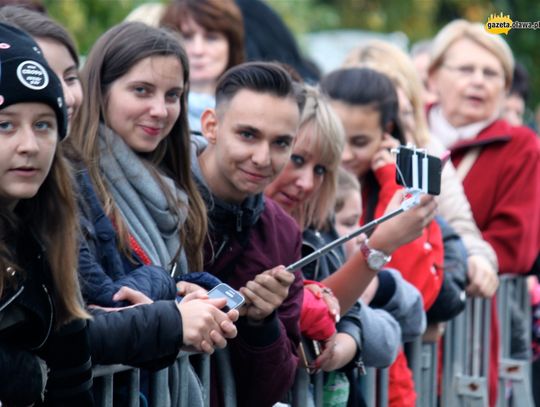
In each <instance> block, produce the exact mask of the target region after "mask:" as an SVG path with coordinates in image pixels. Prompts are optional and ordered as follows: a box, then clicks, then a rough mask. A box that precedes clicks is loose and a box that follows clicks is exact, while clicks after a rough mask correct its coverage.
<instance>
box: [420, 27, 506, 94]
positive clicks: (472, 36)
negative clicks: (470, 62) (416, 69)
mask: <svg viewBox="0 0 540 407" xmlns="http://www.w3.org/2000/svg"><path fill="white" fill-rule="evenodd" d="M461 39H468V40H470V41H472V42H474V43H476V44H478V45H479V46H481V47H483V48H485V49H486V50H488V51H489V52H491V53H492V54H493V55H494V56H495V57H496V58H497V59H498V60H499V62H500V63H501V65H502V67H503V71H504V81H505V88H506V89H507V90H508V89H510V86H511V85H512V76H513V73H514V56H513V54H512V50H511V49H510V47H509V46H508V44H507V43H506V41H505V40H504V39H503V38H502V37H501V36H500V35H494V34H489V33H488V32H486V30H485V29H484V26H483V25H482V24H481V23H471V22H470V21H467V20H454V21H452V22H451V23H449V24H447V25H446V26H444V27H443V28H442V30H441V31H439V33H438V34H437V36H436V37H435V39H434V40H433V47H432V48H431V62H430V64H429V68H428V72H429V73H430V74H431V73H433V72H434V71H436V70H437V69H438V68H439V67H440V66H441V65H442V64H443V62H444V57H445V55H446V52H447V51H448V49H449V48H450V47H451V46H452V45H453V44H454V43H455V42H456V41H459V40H461Z"/></svg>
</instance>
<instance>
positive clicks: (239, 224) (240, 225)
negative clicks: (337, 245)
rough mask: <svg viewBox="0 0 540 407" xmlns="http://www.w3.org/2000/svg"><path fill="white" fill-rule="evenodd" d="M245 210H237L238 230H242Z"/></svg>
mask: <svg viewBox="0 0 540 407" xmlns="http://www.w3.org/2000/svg"><path fill="white" fill-rule="evenodd" d="M243 214H244V212H242V210H241V209H240V210H239V211H238V212H236V231H237V232H241V231H242V215H243Z"/></svg>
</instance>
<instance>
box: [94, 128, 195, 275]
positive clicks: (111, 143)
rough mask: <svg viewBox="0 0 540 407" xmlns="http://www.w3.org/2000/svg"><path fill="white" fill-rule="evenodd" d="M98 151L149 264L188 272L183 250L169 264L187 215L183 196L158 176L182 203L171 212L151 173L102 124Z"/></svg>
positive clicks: (119, 205) (110, 186) (111, 187)
mask: <svg viewBox="0 0 540 407" xmlns="http://www.w3.org/2000/svg"><path fill="white" fill-rule="evenodd" d="M99 150H100V162H99V166H100V168H101V171H102V174H103V177H104V179H105V181H106V183H107V188H108V189H109V191H110V192H111V194H112V197H113V199H114V203H115V205H116V207H117V208H118V210H119V211H120V213H121V214H122V218H123V221H124V222H125V224H126V225H127V227H128V230H129V233H130V234H131V235H132V236H133V238H134V239H135V240H136V241H137V243H139V245H140V246H141V248H142V249H143V250H144V252H145V253H146V254H147V255H148V257H149V258H150V260H151V262H152V264H155V265H159V266H162V267H164V268H167V267H169V266H171V267H172V268H173V270H174V269H176V272H175V275H178V274H184V273H187V272H188V267H187V260H186V256H185V253H184V250H181V252H180V256H179V258H178V259H177V261H176V262H175V264H171V261H172V260H173V258H174V256H175V255H176V253H177V252H178V249H179V247H180V237H179V234H178V233H179V230H180V228H181V227H182V225H183V224H184V221H185V220H186V216H187V205H188V198H187V195H186V193H185V192H184V191H181V190H180V189H178V188H177V186H176V184H175V182H174V181H173V180H172V179H170V178H168V177H166V176H164V175H163V174H161V175H160V176H161V182H162V184H163V185H165V186H166V187H167V188H169V191H170V194H171V196H173V197H174V198H175V199H176V200H177V201H179V202H181V203H182V205H181V207H180V208H175V210H174V211H172V210H171V208H170V207H169V203H168V202H167V198H166V195H165V193H164V192H163V190H162V186H161V185H160V183H158V182H157V180H156V179H155V178H154V176H153V175H152V172H151V171H150V170H149V169H148V168H147V167H146V166H145V164H144V163H143V162H142V160H141V158H140V157H139V156H137V154H136V153H135V152H134V151H133V150H132V149H131V148H130V147H129V146H127V145H126V143H125V142H124V140H123V139H122V138H121V137H120V136H118V135H117V134H115V133H114V132H113V131H112V130H111V129H109V128H108V127H107V126H105V125H104V124H103V123H102V124H100V127H99Z"/></svg>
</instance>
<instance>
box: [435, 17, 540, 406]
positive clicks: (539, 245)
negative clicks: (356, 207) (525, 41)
mask: <svg viewBox="0 0 540 407" xmlns="http://www.w3.org/2000/svg"><path fill="white" fill-rule="evenodd" d="M432 54H433V55H432V61H431V65H430V68H429V73H430V78H429V79H430V85H431V87H432V88H433V90H434V91H435V92H436V93H437V96H438V100H439V102H438V103H437V104H436V105H435V106H432V107H431V109H430V110H429V114H428V120H429V126H430V130H431V133H432V134H433V135H434V136H435V137H437V138H438V139H439V140H440V141H441V142H442V143H443V144H444V145H445V146H446V147H447V148H448V149H450V151H451V152H452V156H451V158H452V162H453V164H454V165H455V166H456V168H457V170H458V174H459V173H460V172H461V173H462V178H463V188H464V190H465V194H466V195H467V198H468V200H469V203H470V205H471V209H472V212H473V216H474V219H475V221H476V224H477V225H478V228H479V229H480V231H481V232H482V236H483V238H484V240H486V241H487V242H488V243H489V244H490V245H491V246H492V247H493V249H494V250H495V253H496V254H497V260H498V262H499V271H500V273H512V274H524V273H527V272H528V271H529V270H530V269H531V268H532V265H533V263H534V261H535V258H536V257H537V255H538V252H539V249H540V147H539V143H538V139H537V138H536V137H535V135H534V133H533V132H532V131H531V130H529V129H528V128H526V127H513V126H511V125H510V124H508V123H507V122H506V121H504V120H501V119H500V114H501V108H502V106H503V101H504V100H505V95H506V92H507V91H508V90H509V89H510V85H511V83H512V73H513V66H514V59H513V56H512V51H511V50H510V48H509V47H508V45H507V44H506V42H505V41H504V40H503V39H502V37H499V36H497V35H492V34H488V33H486V31H485V30H484V27H483V26H482V25H481V24H473V23H469V22H467V21H464V20H458V21H454V22H452V23H450V24H448V25H447V26H446V27H445V28H443V30H442V31H441V32H440V33H439V34H438V35H437V37H436V38H435V40H434V43H433V51H432ZM494 304H495V303H494V302H493V306H492V316H493V318H492V324H493V329H492V335H491V338H492V342H491V366H490V404H491V405H494V404H495V402H496V385H497V359H498V343H497V342H498V328H497V324H496V322H497V320H496V309H495V306H494Z"/></svg>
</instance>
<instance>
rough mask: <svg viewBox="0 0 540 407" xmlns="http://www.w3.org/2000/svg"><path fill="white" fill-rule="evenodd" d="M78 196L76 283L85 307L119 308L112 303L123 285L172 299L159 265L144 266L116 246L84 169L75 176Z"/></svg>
mask: <svg viewBox="0 0 540 407" xmlns="http://www.w3.org/2000/svg"><path fill="white" fill-rule="evenodd" d="M77 183H78V186H79V193H80V197H81V198H80V201H81V202H80V209H81V210H80V213H81V214H80V217H81V228H82V234H83V236H82V239H81V245H80V250H79V280H80V285H81V291H82V294H83V297H84V300H85V303H86V304H94V305H100V306H104V307H119V306H125V305H129V304H125V303H123V302H116V301H113V299H112V297H113V295H114V294H115V293H116V292H117V291H118V290H119V289H120V287H122V286H127V287H130V288H133V289H135V290H138V291H140V292H142V293H143V294H145V295H146V296H148V297H149V298H150V299H152V300H166V299H174V298H175V294H176V285H175V282H174V280H173V278H172V277H171V276H170V275H169V273H168V272H167V271H166V270H165V269H163V268H162V267H158V266H147V265H144V264H143V263H142V262H141V261H140V259H139V258H138V257H137V255H136V254H135V253H132V259H128V258H127V257H126V256H125V255H123V254H122V253H121V252H120V251H119V250H118V246H117V235H116V230H115V229H114V227H113V224H112V222H111V221H110V219H109V218H108V217H107V216H106V215H105V212H104V211H103V207H102V206H101V202H100V201H99V198H98V196H97V194H96V192H95V190H94V188H93V185H92V182H91V180H90V176H89V174H88V172H87V171H86V170H82V171H79V172H78V173H77Z"/></svg>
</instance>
